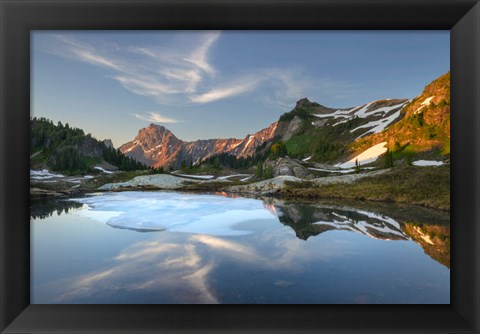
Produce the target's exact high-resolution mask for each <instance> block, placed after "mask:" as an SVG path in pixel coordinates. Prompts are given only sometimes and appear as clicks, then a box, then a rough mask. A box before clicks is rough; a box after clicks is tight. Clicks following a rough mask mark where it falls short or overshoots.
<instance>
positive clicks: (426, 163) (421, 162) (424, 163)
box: [412, 160, 443, 166]
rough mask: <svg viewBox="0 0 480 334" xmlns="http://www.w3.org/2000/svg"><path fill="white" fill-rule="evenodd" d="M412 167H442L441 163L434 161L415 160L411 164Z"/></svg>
mask: <svg viewBox="0 0 480 334" xmlns="http://www.w3.org/2000/svg"><path fill="white" fill-rule="evenodd" d="M412 164H413V165H414V166H441V165H443V162H442V161H435V160H417V161H414V162H412Z"/></svg>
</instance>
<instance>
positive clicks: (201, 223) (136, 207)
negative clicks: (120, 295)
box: [71, 191, 277, 236]
mask: <svg viewBox="0 0 480 334" xmlns="http://www.w3.org/2000/svg"><path fill="white" fill-rule="evenodd" d="M71 200H72V201H75V202H80V203H83V204H86V206H85V207H84V208H83V209H81V210H78V211H76V212H75V214H78V215H81V216H85V217H88V218H91V219H93V220H96V221H99V222H103V223H106V224H108V225H110V226H113V227H118V228H125V229H132V230H138V231H161V230H168V231H171V232H188V233H200V234H209V235H215V236H231V235H243V234H248V233H250V231H247V230H243V229H240V227H239V226H237V225H238V224H240V223H243V222H247V221H255V220H271V219H273V220H277V217H275V216H274V215H273V214H272V213H271V212H270V211H268V210H267V209H265V207H264V205H263V202H262V201H261V200H256V199H248V198H228V197H223V196H218V195H197V194H195V195H190V194H181V193H174V192H140V191H127V192H121V193H105V194H102V195H96V196H89V197H84V198H75V199H71Z"/></svg>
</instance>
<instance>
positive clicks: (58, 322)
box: [0, 0, 480, 333]
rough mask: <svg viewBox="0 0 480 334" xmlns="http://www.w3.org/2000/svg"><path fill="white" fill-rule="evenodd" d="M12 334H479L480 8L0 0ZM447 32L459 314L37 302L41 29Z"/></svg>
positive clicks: (3, 254) (6, 295) (2, 305)
mask: <svg viewBox="0 0 480 334" xmlns="http://www.w3.org/2000/svg"><path fill="white" fill-rule="evenodd" d="M0 11H1V12H0V15H1V16H0V24H1V50H0V57H1V58H0V59H1V70H0V73H1V85H0V88H1V113H0V127H1V132H0V140H1V141H0V145H1V146H0V148H1V150H0V187H1V198H0V219H1V221H0V232H1V243H0V247H1V249H0V261H1V262H0V266H1V267H0V268H1V277H0V279H1V281H0V283H1V284H0V293H1V295H0V331H1V333H69V332H76V333H117V332H122V333H154V332H155V333H180V332H182V333H183V332H198V333H204V332H205V333H207V332H208V333H223V332H225V333H227V332H228V333H233V332H235V333H237V332H238V333H244V332H245V333H254V332H255V333H256V332H262V333H263V332H264V333H267V332H269V333H284V332H286V333H303V332H323V333H330V332H335V333H337V332H338V333H340V332H343V333H356V332H372V333H378V332H389V333H393V332H396V333H403V332H407V333H413V332H415V333H478V332H479V319H480V312H479V301H480V298H479V282H480V277H479V254H480V252H479V240H480V238H479V206H480V201H479V188H480V179H479V170H480V164H479V162H480V145H479V144H480V142H479V139H480V122H479V121H480V4H479V3H478V1H474V0H430V1H426V0H422V1H399V0H390V1H381V0H380V1H375V0H346V1H345V0H336V1H335V0H330V1H329V0H323V1H310V0H306V1H305V0H301V1H293V0H271V1H243V2H242V1H236V0H230V1H220V0H217V1H212V0H210V1H190V0H186V1H184V0H178V1H165V0H163V1H144V0H140V1H134V0H123V1H122V0H118V1H109V0H100V1H90V0H84V1H74V0H63V1H60V0H49V1H46V0H38V1H35V0H0ZM37 29H45V30H47V29H52V30H56V29H62V30H67V29H74V30H77V29H78V30H83V29H86V30H90V29H92V30H96V29H100V30H115V29H128V30H130V29H132V30H136V29H149V30H152V29H202V30H205V29H361V30H369V29H447V30H450V33H451V87H452V88H451V95H452V97H451V101H452V102H451V109H452V114H451V131H452V140H451V147H452V153H451V168H452V169H451V171H452V187H451V196H452V198H451V199H452V201H451V208H452V209H451V222H452V235H451V237H452V249H451V256H452V265H451V304H450V305H430V306H427V305H412V306H408V305H378V306H373V305H371V306H366V305H358V306H356V305H338V306H332V305H316V306H315V305H312V306H307V305H295V306H293V305H292V306H287V305H274V306H263V305H235V306H234V305H208V306H207V305H203V306H201V305H169V306H167V305H30V303H29V294H30V292H29V290H30V287H29V279H30V269H29V268H30V258H29V245H30V239H29V230H30V227H29V145H28V141H29V115H30V31H31V30H37Z"/></svg>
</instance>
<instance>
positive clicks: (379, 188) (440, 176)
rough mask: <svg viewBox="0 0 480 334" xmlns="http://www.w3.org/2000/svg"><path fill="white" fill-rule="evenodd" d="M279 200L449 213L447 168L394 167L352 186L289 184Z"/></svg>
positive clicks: (448, 173) (448, 167)
mask: <svg viewBox="0 0 480 334" xmlns="http://www.w3.org/2000/svg"><path fill="white" fill-rule="evenodd" d="M279 195H280V196H286V197H298V198H345V199H356V200H370V201H388V202H401V203H409V204H416V205H421V206H426V207H431V208H436V209H441V210H450V166H449V165H443V166H439V167H416V166H405V167H396V168H393V169H392V170H390V171H389V172H387V173H385V174H381V175H377V176H374V177H369V178H363V179H360V180H358V181H356V182H355V183H351V184H332V185H324V186H316V187H305V185H304V184H303V183H300V184H298V185H297V183H296V182H293V183H288V187H286V188H285V189H282V190H281V192H280V194H279Z"/></svg>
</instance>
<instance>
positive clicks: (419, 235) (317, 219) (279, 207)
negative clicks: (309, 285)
mask: <svg viewBox="0 0 480 334" xmlns="http://www.w3.org/2000/svg"><path fill="white" fill-rule="evenodd" d="M265 207H266V209H268V210H269V211H270V212H272V213H273V212H275V213H276V214H277V216H278V219H279V220H280V222H281V223H282V224H284V225H286V226H289V227H291V228H292V229H293V230H294V231H295V235H296V236H297V238H299V239H302V240H307V239H308V238H310V237H314V236H317V235H319V234H320V233H324V232H328V231H333V230H344V231H352V232H356V233H361V234H363V235H366V236H369V237H371V238H375V239H380V240H413V241H414V242H416V243H417V244H419V245H420V246H421V247H422V248H423V250H424V252H425V253H426V254H428V255H429V256H430V257H431V258H432V259H434V260H435V261H437V262H439V263H441V264H443V265H444V266H446V267H447V268H450V224H449V217H448V214H446V213H442V212H436V211H431V210H426V209H423V208H410V211H409V210H407V209H405V207H402V209H401V210H398V208H397V207H395V206H392V207H391V208H390V210H392V214H391V216H390V215H388V216H387V215H385V214H383V213H379V212H377V211H375V212H374V211H367V210H366V209H363V208H362V209H358V208H353V207H345V206H342V207H338V206H337V207H335V206H332V205H328V204H305V203H286V204H281V203H279V202H277V203H275V205H273V204H271V203H270V204H265ZM385 209H386V206H384V207H382V211H383V212H384V211H385ZM369 210H370V209H369ZM417 211H420V212H421V214H420V215H419V214H418V212H417ZM413 215H416V217H417V219H416V220H415V221H412V220H410V219H409V218H410V217H411V216H413ZM418 217H420V218H418ZM419 219H421V221H419Z"/></svg>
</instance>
